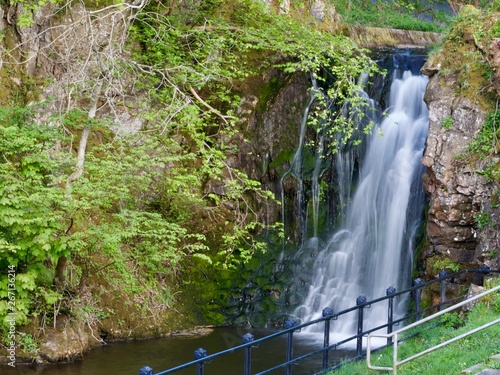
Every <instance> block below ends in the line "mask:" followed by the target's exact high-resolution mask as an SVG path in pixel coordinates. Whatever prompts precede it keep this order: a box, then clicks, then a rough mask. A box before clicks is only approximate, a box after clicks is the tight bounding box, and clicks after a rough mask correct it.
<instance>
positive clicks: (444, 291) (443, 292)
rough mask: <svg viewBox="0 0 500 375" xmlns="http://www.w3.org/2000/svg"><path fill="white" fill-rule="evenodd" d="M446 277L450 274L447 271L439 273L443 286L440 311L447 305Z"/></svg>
mask: <svg viewBox="0 0 500 375" xmlns="http://www.w3.org/2000/svg"><path fill="white" fill-rule="evenodd" d="M446 276H448V273H447V272H446V271H445V270H441V271H439V279H440V281H439V283H440V284H441V303H440V304H439V311H441V310H443V308H444V304H445V303H446Z"/></svg>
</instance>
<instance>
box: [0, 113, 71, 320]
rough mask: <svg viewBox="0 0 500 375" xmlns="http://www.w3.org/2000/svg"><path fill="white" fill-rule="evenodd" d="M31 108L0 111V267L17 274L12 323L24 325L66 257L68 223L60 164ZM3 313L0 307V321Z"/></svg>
mask: <svg viewBox="0 0 500 375" xmlns="http://www.w3.org/2000/svg"><path fill="white" fill-rule="evenodd" d="M30 111H31V109H30V108H9V109H0V123H1V124H2V125H1V126H0V153H1V155H2V160H1V161H0V197H1V198H0V240H1V241H0V255H1V257H0V264H1V269H7V267H8V266H13V267H15V269H16V281H17V282H16V318H17V320H18V323H25V322H26V321H27V319H28V313H29V311H30V309H31V307H32V305H33V303H34V299H33V294H34V291H35V290H36V289H37V286H41V287H43V286H47V285H50V283H51V281H52V275H50V271H47V269H50V268H52V266H53V265H55V263H56V262H57V260H58V259H59V257H61V256H66V255H68V254H69V251H70V248H71V241H70V239H69V237H68V236H66V235H65V229H66V228H67V225H68V221H67V218H66V217H65V214H64V208H63V207H62V202H63V201H64V191H63V190H62V189H59V188H58V187H57V185H58V176H57V174H58V173H59V172H60V171H61V170H62V169H63V168H64V165H63V163H61V162H60V161H58V160H57V159H55V158H53V157H52V155H51V148H52V146H53V141H54V140H56V139H58V138H60V135H59V134H58V133H57V131H56V130H55V129H54V128H52V127H50V126H38V125H35V124H34V123H33V122H32V121H31V119H30ZM6 279H7V275H6V274H2V275H0V280H1V282H0V296H1V297H3V298H4V297H7V294H8V292H7V284H8V283H7V282H6ZM6 312H7V305H6V303H5V302H4V301H2V302H1V303H0V319H1V320H2V321H3V320H4V318H5V316H6Z"/></svg>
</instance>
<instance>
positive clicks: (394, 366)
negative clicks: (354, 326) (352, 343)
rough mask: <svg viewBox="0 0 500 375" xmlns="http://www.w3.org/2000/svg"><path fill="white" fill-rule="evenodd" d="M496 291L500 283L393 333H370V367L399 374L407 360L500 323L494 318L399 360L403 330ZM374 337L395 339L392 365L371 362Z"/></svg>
mask: <svg viewBox="0 0 500 375" xmlns="http://www.w3.org/2000/svg"><path fill="white" fill-rule="evenodd" d="M496 291H500V285H499V286H496V287H494V288H492V289H489V290H487V291H485V292H483V293H480V294H478V295H476V296H474V297H472V298H469V299H466V300H465V301H463V302H460V303H457V304H455V305H453V306H450V307H448V308H447V309H445V310H442V311H440V312H438V313H436V314H433V315H431V316H429V317H427V318H424V319H421V320H419V321H418V322H415V323H413V324H410V325H408V326H406V327H404V328H401V329H398V330H397V331H395V332H392V333H389V334H377V333H370V334H369V335H368V340H367V348H366V364H367V366H368V368H369V369H372V370H380V371H392V373H393V375H397V368H398V366H400V365H402V364H405V363H407V362H410V361H412V360H414V359H417V358H419V357H422V356H423V355H426V354H428V353H430V352H433V351H435V350H437V349H440V348H442V347H444V346H446V345H448V344H451V343H453V342H455V341H458V340H461V339H463V338H465V337H467V336H470V335H472V334H474V333H476V332H479V331H482V330H483V329H486V328H488V327H491V326H493V325H495V324H498V323H500V318H498V319H495V320H492V321H491V322H489V323H486V324H483V325H482V326H480V327H477V328H474V329H472V330H470V331H468V332H466V333H463V334H461V335H458V336H456V337H453V338H451V339H449V340H447V341H444V342H442V343H440V344H438V345H435V346H433V347H430V348H427V349H426V350H423V351H421V352H419V353H416V354H414V355H412V356H410V357H408V358H405V359H402V360H398V343H399V340H398V337H399V335H400V334H401V333H403V332H406V331H408V330H410V329H412V328H415V327H417V326H419V325H421V324H424V323H427V322H429V321H431V320H433V319H436V318H439V317H440V316H442V315H444V314H447V313H449V312H452V311H454V310H456V309H457V308H459V307H462V306H464V305H467V304H470V303H471V302H474V301H477V300H478V299H481V298H483V297H484V296H487V295H489V294H491V293H494V292H496ZM372 337H379V338H386V339H389V338H392V341H393V345H392V348H393V349H392V350H393V353H392V366H391V367H383V366H374V365H372V364H371V339H372Z"/></svg>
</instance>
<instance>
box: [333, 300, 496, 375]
mask: <svg viewBox="0 0 500 375" xmlns="http://www.w3.org/2000/svg"><path fill="white" fill-rule="evenodd" d="M486 298H487V299H485V300H483V301H482V302H481V303H479V304H477V305H476V306H475V307H474V308H473V309H472V310H471V311H470V312H468V313H467V314H466V315H464V314H463V313H462V312H460V313H459V312H454V313H449V314H446V315H443V316H442V317H441V318H437V319H436V320H433V321H430V322H428V324H425V325H422V326H421V327H416V328H415V330H410V331H408V332H407V333H406V334H405V337H406V338H407V340H405V341H404V342H403V343H402V344H401V345H400V346H399V349H398V352H399V355H398V359H399V360H401V359H404V358H408V357H410V356H412V355H414V354H416V353H418V352H421V351H423V350H426V349H427V348H430V347H433V346H435V345H437V344H439V343H441V342H444V341H446V340H449V339H451V338H453V337H456V336H458V335H460V334H463V333H465V332H468V331H470V330H472V329H474V328H476V327H479V326H481V325H483V324H486V323H488V322H490V321H492V320H495V319H498V317H499V316H500V293H498V292H497V293H496V294H495V296H493V297H489V298H488V297H486ZM499 337H500V324H497V325H495V326H492V327H489V328H487V329H485V330H483V331H480V332H478V333H476V334H474V335H471V336H468V337H466V338H463V339H461V340H459V341H457V342H455V343H453V344H450V345H448V346H446V347H444V348H442V349H439V350H437V351H434V352H432V353H430V354H428V355H426V356H423V357H420V358H418V359H416V360H414V361H411V362H409V363H407V364H404V365H402V366H401V367H398V374H401V375H435V374H443V375H452V374H460V373H461V372H462V371H463V370H464V369H467V368H470V367H471V366H473V365H475V364H478V363H484V364H485V365H486V366H487V367H488V368H497V369H500V362H498V361H492V360H490V359H489V358H490V357H491V356H492V355H494V354H498V353H500V340H498V338H499ZM372 364H373V365H376V366H391V365H392V348H389V349H385V350H383V351H380V352H378V353H376V354H374V355H373V356H372ZM478 372H479V370H478ZM383 373H388V372H381V371H373V370H369V369H368V368H367V365H366V361H364V360H363V361H359V362H356V363H351V364H348V365H346V366H343V367H342V368H341V369H339V370H336V371H333V372H331V373H330V374H331V375H366V374H383Z"/></svg>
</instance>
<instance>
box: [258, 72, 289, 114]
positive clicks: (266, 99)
mask: <svg viewBox="0 0 500 375" xmlns="http://www.w3.org/2000/svg"><path fill="white" fill-rule="evenodd" d="M282 86H283V82H282V79H280V78H279V77H273V78H271V79H270V80H269V82H267V83H266V84H264V85H263V86H262V89H261V91H260V95H259V100H258V102H257V107H256V110H257V111H258V112H260V113H263V112H266V110H267V109H268V107H269V103H270V102H272V101H273V100H274V98H275V97H276V96H277V95H278V93H279V90H280V89H281V87H282Z"/></svg>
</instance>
